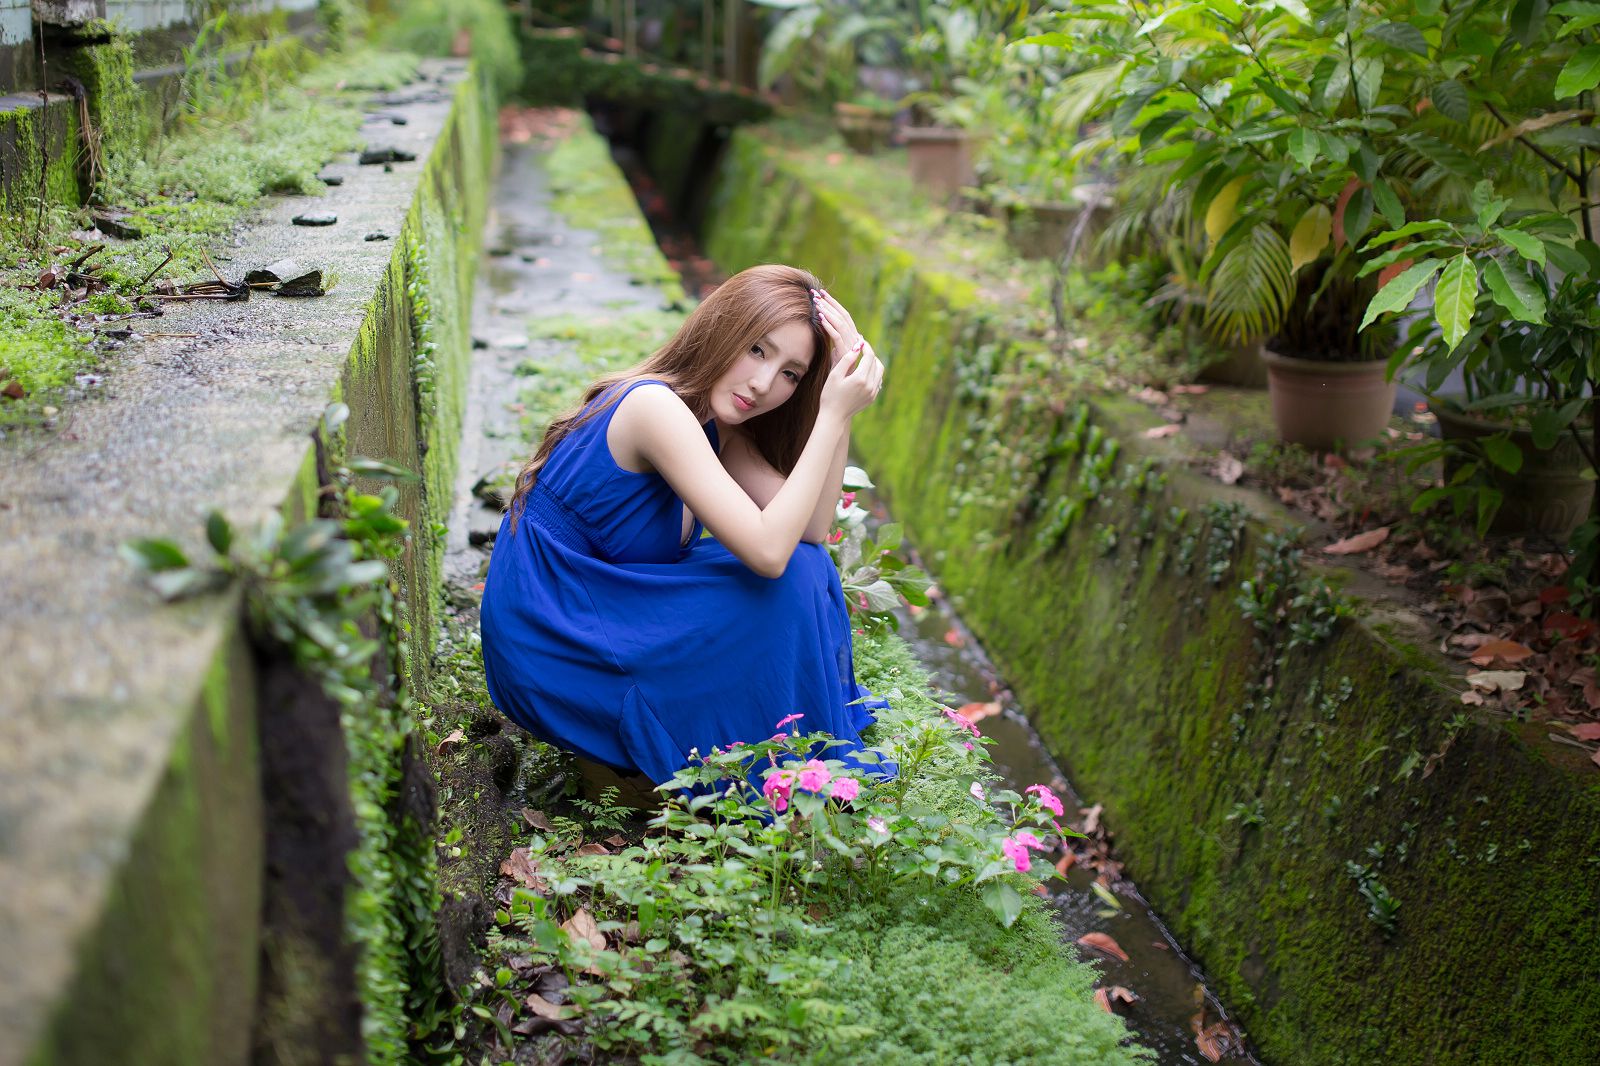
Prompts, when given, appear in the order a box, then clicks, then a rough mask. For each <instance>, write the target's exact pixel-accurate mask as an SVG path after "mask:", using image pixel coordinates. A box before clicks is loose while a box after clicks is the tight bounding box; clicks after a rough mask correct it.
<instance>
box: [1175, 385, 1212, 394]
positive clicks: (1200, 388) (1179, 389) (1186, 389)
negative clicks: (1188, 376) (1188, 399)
mask: <svg viewBox="0 0 1600 1066" xmlns="http://www.w3.org/2000/svg"><path fill="white" fill-rule="evenodd" d="M1172 391H1173V392H1175V393H1177V394H1178V395H1179V396H1204V395H1205V394H1206V393H1208V392H1210V391H1211V386H1210V385H1174V386H1172Z"/></svg>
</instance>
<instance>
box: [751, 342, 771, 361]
mask: <svg viewBox="0 0 1600 1066" xmlns="http://www.w3.org/2000/svg"><path fill="white" fill-rule="evenodd" d="M750 350H751V351H752V352H754V353H755V354H756V355H757V356H758V357H762V358H765V356H766V354H767V353H766V352H764V351H762V350H761V345H759V344H752V345H751V346H750Z"/></svg>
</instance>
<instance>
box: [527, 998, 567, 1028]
mask: <svg viewBox="0 0 1600 1066" xmlns="http://www.w3.org/2000/svg"><path fill="white" fill-rule="evenodd" d="M525 1002H526V1003H527V1004H528V1009H529V1010H531V1011H533V1013H535V1014H537V1015H538V1016H539V1017H541V1018H548V1019H550V1020H551V1021H553V1022H559V1021H562V1020H563V1019H565V1018H567V1017H568V1016H570V1015H571V1013H572V1010H571V1008H570V1007H558V1006H556V1005H555V1004H554V1003H551V1002H550V1001H549V1000H548V999H545V998H544V997H543V996H541V995H538V994H537V993H536V994H534V995H531V996H529V997H528V998H527V1000H525Z"/></svg>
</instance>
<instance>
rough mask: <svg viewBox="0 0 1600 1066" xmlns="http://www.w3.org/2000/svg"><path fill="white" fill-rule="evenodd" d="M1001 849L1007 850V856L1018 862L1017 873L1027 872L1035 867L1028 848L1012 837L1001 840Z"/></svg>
mask: <svg viewBox="0 0 1600 1066" xmlns="http://www.w3.org/2000/svg"><path fill="white" fill-rule="evenodd" d="M1000 850H1001V851H1003V852H1005V854H1006V858H1008V859H1010V860H1011V861H1012V862H1013V863H1015V864H1016V866H1017V873H1019V874H1025V873H1027V872H1028V871H1029V870H1030V869H1031V868H1032V867H1033V856H1031V855H1029V854H1028V849H1027V848H1025V847H1023V846H1022V845H1021V844H1018V843H1017V842H1016V841H1015V840H1012V839H1011V838H1010V837H1006V838H1005V839H1004V840H1002V841H1001V842H1000Z"/></svg>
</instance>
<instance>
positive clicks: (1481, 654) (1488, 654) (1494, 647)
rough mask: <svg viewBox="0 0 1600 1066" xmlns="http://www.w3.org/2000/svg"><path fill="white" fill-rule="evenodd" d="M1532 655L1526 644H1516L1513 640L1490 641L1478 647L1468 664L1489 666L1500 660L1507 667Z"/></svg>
mask: <svg viewBox="0 0 1600 1066" xmlns="http://www.w3.org/2000/svg"><path fill="white" fill-rule="evenodd" d="M1532 655H1533V649H1532V648H1530V647H1528V646H1527V645H1526V644H1518V643H1517V642H1516V641H1514V640H1490V641H1486V642H1484V643H1483V644H1480V645H1478V650H1477V653H1476V654H1475V655H1473V656H1472V658H1471V660H1469V661H1470V662H1472V664H1473V665H1475V666H1489V665H1491V664H1492V663H1494V662H1495V660H1497V659H1498V660H1500V661H1501V662H1503V663H1505V664H1506V665H1508V666H1513V665H1515V664H1517V663H1520V662H1522V661H1523V660H1524V659H1527V658H1529V657H1531V656H1532Z"/></svg>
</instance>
